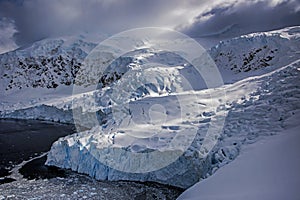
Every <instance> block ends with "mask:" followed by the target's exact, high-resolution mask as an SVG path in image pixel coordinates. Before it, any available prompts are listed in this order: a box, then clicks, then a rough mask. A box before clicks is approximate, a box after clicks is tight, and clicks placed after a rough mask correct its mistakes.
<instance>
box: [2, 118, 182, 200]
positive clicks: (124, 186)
mask: <svg viewBox="0 0 300 200" xmlns="http://www.w3.org/2000/svg"><path fill="white" fill-rule="evenodd" d="M73 132H75V127H74V126H73V125H65V124H58V123H50V122H43V121H35V120H0V197H5V196H10V195H11V194H13V195H14V196H15V198H16V199H28V198H36V197H38V199H41V198H40V197H42V199H82V198H83V197H85V196H86V195H89V196H88V199H124V200H126V199H134V200H144V199H145V200H147V199H151V200H152V199H156V200H158V199H176V197H178V196H179V195H180V194H181V193H182V192H183V190H182V189H180V188H175V187H171V186H166V185H161V184H158V183H149V182H148V183H139V182H126V181H113V182H110V181H96V180H94V179H92V178H90V177H88V176H86V175H82V174H77V173H75V172H72V171H70V170H65V169H60V168H57V167H51V166H46V165H45V164H44V163H45V161H46V159H47V157H46V156H42V157H40V158H36V157H38V156H39V155H42V154H43V153H44V152H48V151H49V150H50V148H51V145H52V143H53V142H55V141H56V140H57V139H58V138H60V137H63V136H66V135H68V134H71V133H73ZM31 158H36V159H33V160H32V161H30V162H28V163H26V164H25V165H23V166H22V167H21V168H20V169H19V172H20V173H21V174H22V175H23V177H24V178H25V179H22V180H18V181H16V180H14V179H12V178H10V177H6V176H8V175H9V171H10V170H11V169H12V168H14V166H15V165H17V164H20V163H21V162H22V161H26V160H29V159H31ZM59 177H60V178H59ZM26 179H35V181H33V182H32V181H27V180H26ZM41 188H42V189H41ZM102 190H103V191H102ZM95 191H98V194H97V195H98V196H97V195H95V196H92V195H94V193H95ZM99 191H102V192H100V193H99ZM61 194H64V195H66V197H64V198H62V197H61ZM1 195H2V196H1ZM3 195H4V196H3ZM49 195H50V196H49Z"/></svg>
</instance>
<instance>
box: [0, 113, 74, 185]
mask: <svg viewBox="0 0 300 200" xmlns="http://www.w3.org/2000/svg"><path fill="white" fill-rule="evenodd" d="M74 132H75V127H74V126H73V125H67V124H59V123H52V122H44V121H36V120H11V119H9V120H0V177H4V176H7V175H9V171H10V170H11V168H13V166H14V165H17V164H19V163H21V162H22V161H24V160H29V159H30V158H32V157H37V156H38V155H41V154H42V153H43V152H47V151H49V150H50V148H51V145H52V143H53V142H55V141H56V140H57V139H58V138H60V137H63V136H66V135H69V134H71V133H74ZM45 160H46V157H42V158H40V159H37V160H34V161H32V162H30V163H27V164H26V165H25V166H24V167H23V168H22V169H21V170H20V172H21V173H22V174H23V173H24V175H25V177H28V178H31V177H34V176H38V175H39V176H41V177H43V176H46V175H47V174H48V175H49V176H50V177H51V173H54V174H55V173H58V174H60V173H62V172H61V171H60V170H59V169H56V168H55V167H47V166H45V165H44V162H45ZM53 176H54V175H53ZM10 181H11V180H8V179H6V180H2V182H4V183H5V182H10Z"/></svg>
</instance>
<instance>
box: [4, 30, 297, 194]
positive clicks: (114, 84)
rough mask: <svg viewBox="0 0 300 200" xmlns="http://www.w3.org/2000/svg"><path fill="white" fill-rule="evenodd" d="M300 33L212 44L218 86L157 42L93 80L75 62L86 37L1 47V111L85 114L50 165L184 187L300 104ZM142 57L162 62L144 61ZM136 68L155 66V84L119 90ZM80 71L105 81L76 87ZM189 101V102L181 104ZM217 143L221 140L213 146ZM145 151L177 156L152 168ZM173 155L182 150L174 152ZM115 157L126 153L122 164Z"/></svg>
mask: <svg viewBox="0 0 300 200" xmlns="http://www.w3.org/2000/svg"><path fill="white" fill-rule="evenodd" d="M299 36H300V27H290V28H286V29H282V30H278V31H272V32H265V33H254V34H250V35H246V36H241V37H238V38H234V39H231V40H227V41H222V42H220V43H219V44H218V45H217V46H216V47H213V48H212V49H210V50H209V54H210V55H211V57H212V59H213V60H214V61H215V63H216V64H217V66H218V68H219V70H220V72H221V75H222V77H223V80H224V83H225V84H226V85H225V86H223V87H220V88H213V89H206V85H205V83H204V81H203V80H199V78H198V79H197V76H194V72H195V71H193V68H192V67H191V66H190V65H189V64H188V63H187V62H186V61H185V60H184V59H182V58H180V57H179V56H178V55H176V54H174V53H172V52H156V51H153V49H150V48H144V49H139V50H136V51H133V52H129V53H127V54H125V55H123V56H121V57H120V58H118V59H116V60H115V61H114V62H113V63H112V64H111V65H110V66H109V68H107V70H106V71H105V72H101V71H97V70H90V71H92V72H93V73H94V74H93V76H89V79H88V80H87V79H86V78H87V77H86V76H84V73H83V74H80V73H77V72H78V71H79V69H81V67H82V66H83V64H82V61H83V60H84V58H85V57H86V56H87V54H88V53H89V52H90V51H91V50H92V49H93V48H94V47H95V46H96V44H95V43H93V42H87V41H85V39H79V40H78V39H76V40H67V39H46V40H43V41H40V42H37V43H35V44H33V45H32V46H30V47H26V48H23V49H18V50H15V51H12V52H9V53H6V54H2V55H0V64H1V71H0V80H1V87H0V92H1V102H0V103H1V104H0V111H1V113H0V116H1V117H2V118H26V119H28V118H29V119H44V120H54V121H60V122H69V123H73V120H75V122H77V121H79V122H81V121H84V122H85V123H84V124H80V125H81V126H83V127H87V128H89V129H90V130H88V131H83V132H79V133H77V134H74V135H71V136H67V137H65V138H61V139H59V140H58V141H57V142H56V143H54V145H53V146H52V149H51V151H50V152H49V155H48V160H47V164H48V165H55V166H59V167H64V168H71V169H72V170H74V171H78V172H82V173H86V174H89V175H90V176H92V177H95V178H97V179H101V180H107V179H108V180H137V181H156V182H160V183H165V184H169V185H174V186H178V187H182V188H187V187H189V186H191V185H193V184H195V183H196V182H198V181H199V180H200V179H202V178H205V177H207V176H209V175H210V174H212V173H214V172H215V171H216V170H217V169H218V168H220V167H222V166H223V165H225V164H227V163H228V162H230V161H231V160H233V159H234V158H235V157H236V156H237V155H238V154H239V151H240V148H241V147H242V146H244V145H245V144H249V143H253V142H255V141H257V140H258V139H259V138H261V137H262V136H268V135H272V134H276V132H277V131H280V130H281V129H282V128H283V127H284V122H285V120H287V119H288V118H289V117H290V116H292V115H293V112H294V111H295V110H297V109H300V105H299V103H298V102H299V98H300V96H299V92H300V91H299V87H298V85H299V73H300V72H299V68H300V66H299V59H300V53H299V52H300V37H299ZM109 56H110V55H106V59H109V58H110V57H109ZM111 59H114V58H113V57H112V58H111ZM143 63H160V64H161V65H159V64H157V66H153V67H152V68H149V69H140V68H139V66H140V65H142V64H143ZM166 66H167V67H166ZM85 70H88V71H89V68H86V69H85ZM129 71H130V72H133V73H131V75H132V77H127V79H128V78H134V77H133V76H141V74H144V75H145V76H146V75H147V76H148V77H152V76H154V75H155V77H156V80H153V82H154V83H155V84H148V85H145V86H143V87H140V88H135V89H136V90H135V91H136V93H134V94H133V95H132V96H125V97H122V95H124V94H125V93H126V90H125V93H124V91H122V90H116V89H115V88H118V87H119V86H120V84H123V85H122V86H123V87H122V88H124V86H130V84H128V83H127V84H126V82H125V83H124V82H122V77H123V76H126V74H127V72H129ZM180 75H183V76H185V77H188V79H189V81H190V83H192V88H193V89H196V91H194V90H190V89H189V88H185V87H184V86H185V84H184V81H183V80H179V79H177V77H179V76H180ZM75 77H77V78H78V79H76V80H77V81H78V82H77V84H79V85H81V84H83V86H84V87H88V86H89V83H99V84H98V90H95V91H94V90H93V91H89V92H86V93H81V94H76V95H75V96H71V95H70V91H71V89H72V85H73V83H74V80H75ZM91 77H92V78H91ZM118 80H120V81H118ZM84 84H86V85H84ZM125 88H126V87H125ZM129 89H130V88H129ZM116 91H117V92H116ZM224 91H225V92H226V97H224V96H222V94H223V93H224ZM122 92H123V93H122ZM41 95H43V96H42V97H41ZM118 95H119V96H118ZM178 98H179V100H178ZM95 99H96V100H95ZM116 99H117V100H118V101H122V100H126V101H124V104H121V105H123V106H124V107H122V106H119V107H114V105H115V104H114V102H113V101H111V100H116ZM127 101H129V102H127ZM182 104H183V105H187V106H186V107H184V109H183V107H182ZM152 105H153V106H152ZM158 105H162V106H158ZM95 113H96V115H97V120H96V121H95V118H94V115H95ZM116 113H118V114H117V116H119V117H117V118H116V117H114V114H116ZM224 116H227V117H226V118H225V119H226V120H225V122H224V129H223V131H221V132H220V131H219V130H218V129H216V130H215V132H214V131H212V134H211V135H209V137H208V139H207V136H206V133H207V131H208V130H209V127H210V126H211V124H213V123H216V122H218V121H222V120H221V119H222V118H224ZM82 119H85V120H82ZM156 119H159V120H162V123H158V122H157V121H155V120H156ZM179 119H180V120H179ZM153 120H154V123H152V121H153ZM133 122H134V123H133ZM145 122H150V123H145ZM151 123H152V124H151ZM124 124H126V126H123V125H124ZM222 125H223V124H221V125H218V126H216V127H217V128H218V127H223V126H222ZM217 130H218V131H217ZM154 133H155V134H154ZM191 133H195V134H194V135H191ZM219 134H221V135H219ZM141 135H142V136H143V137H141ZM178 135H179V136H180V139H179V140H176V141H181V142H182V143H184V144H181V143H180V142H179V143H175V144H173V143H172V142H171V145H170V141H173V140H174V138H175V139H176V137H177V136H178ZM137 136H139V137H137ZM191 138H193V139H192V140H191ZM215 144H216V145H215ZM207 145H208V146H207ZM210 145H213V146H214V145H215V146H214V148H213V149H212V151H209V150H208V149H209V148H208V147H209V146H210ZM124 150H125V151H124ZM145 152H146V153H149V154H146V155H150V153H151V152H158V155H160V156H163V155H171V156H170V157H169V158H170V162H171V161H172V162H171V163H172V164H171V165H167V166H163V164H164V162H158V163H157V166H156V167H157V169H158V170H156V171H152V170H150V169H149V168H148V167H149V166H147V165H145V163H143V162H140V160H138V159H139V158H140V159H146V158H143V157H139V156H141V155H143V154H144V153H145ZM107 155H119V157H116V158H115V159H111V158H109V157H108V156H107ZM130 155H135V159H133V160H131V159H132V158H133V157H132V156H130ZM151 155H152V154H151ZM172 155H178V156H179V158H178V159H175V160H172V158H174V157H172ZM167 158H168V156H167ZM147 159H148V158H147ZM111 160H113V161H111ZM111 162H116V163H119V165H118V167H116V168H114V167H115V166H114V167H113V166H112V163H111ZM140 170H144V171H147V170H148V171H149V172H147V173H140V172H141V171H140Z"/></svg>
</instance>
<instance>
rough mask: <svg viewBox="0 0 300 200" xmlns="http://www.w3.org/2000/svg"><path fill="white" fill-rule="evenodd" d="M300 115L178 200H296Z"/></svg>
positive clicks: (299, 148)
mask: <svg viewBox="0 0 300 200" xmlns="http://www.w3.org/2000/svg"><path fill="white" fill-rule="evenodd" d="M299 118H300V112H299V110H298V111H297V113H296V114H295V115H294V116H293V117H292V118H291V119H290V120H287V123H286V126H287V127H286V128H285V130H283V131H282V132H280V133H278V135H277V136H274V137H272V138H268V139H264V140H262V141H260V142H257V143H255V144H252V145H249V146H247V147H246V148H243V150H242V151H241V153H240V156H238V158H236V159H235V160H234V161H233V162H232V163H230V164H228V165H227V166H224V167H223V168H221V169H220V170H218V171H217V172H216V173H215V174H214V175H213V176H211V177H209V178H207V179H206V180H203V181H201V182H199V183H197V184H195V185H194V186H193V187H191V188H189V189H188V190H186V191H185V192H184V193H183V194H182V195H181V196H180V197H179V198H178V200H181V199H182V200H184V199H186V200H198V199H203V200H221V199H222V200H240V199H245V200H250V199H256V200H281V199H289V200H297V199H299V196H300V191H299V185H300V174H299V169H300V160H299V159H298V158H299V155H298V153H299V151H300V146H299V141H300V134H299V128H300V126H299Z"/></svg>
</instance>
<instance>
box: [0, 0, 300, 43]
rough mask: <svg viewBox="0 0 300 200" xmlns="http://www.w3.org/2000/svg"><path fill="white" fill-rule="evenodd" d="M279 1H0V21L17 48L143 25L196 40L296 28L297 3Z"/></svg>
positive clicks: (299, 8)
mask: <svg viewBox="0 0 300 200" xmlns="http://www.w3.org/2000/svg"><path fill="white" fill-rule="evenodd" d="M282 1H284V0H238V1H237V0H214V1H211V0H186V1H183V0H149V1H148V0H126V1H125V0H49V1H47V0H0V19H1V18H6V19H9V20H11V21H13V22H14V24H13V25H14V27H15V28H16V29H17V32H14V39H15V40H16V42H17V44H18V45H23V44H26V43H30V42H33V41H36V40H39V39H42V38H45V37H57V36H61V35H67V34H77V33H82V32H99V33H101V32H102V33H116V32H119V31H122V30H126V29H130V28H134V27H145V26H164V27H169V28H175V27H177V30H180V31H185V32H186V33H188V34H190V35H194V36H200V35H206V34H211V33H214V32H218V31H220V30H222V29H224V28H225V27H227V26H229V25H233V24H237V25H238V26H237V27H239V28H240V29H241V31H242V32H253V31H257V30H268V29H273V28H277V27H279V28H280V27H283V26H288V25H296V24H298V21H299V20H298V19H299V18H300V16H299V10H300V7H299V6H298V12H296V11H295V8H296V6H295V4H296V3H295V2H297V1H292V0H291V1H288V2H293V3H281V4H280V3H279V4H278V2H282ZM238 2H239V3H238ZM240 2H242V3H240ZM197 16H198V17H197ZM193 19H194V23H192V22H193ZM179 25H181V26H179Z"/></svg>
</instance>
